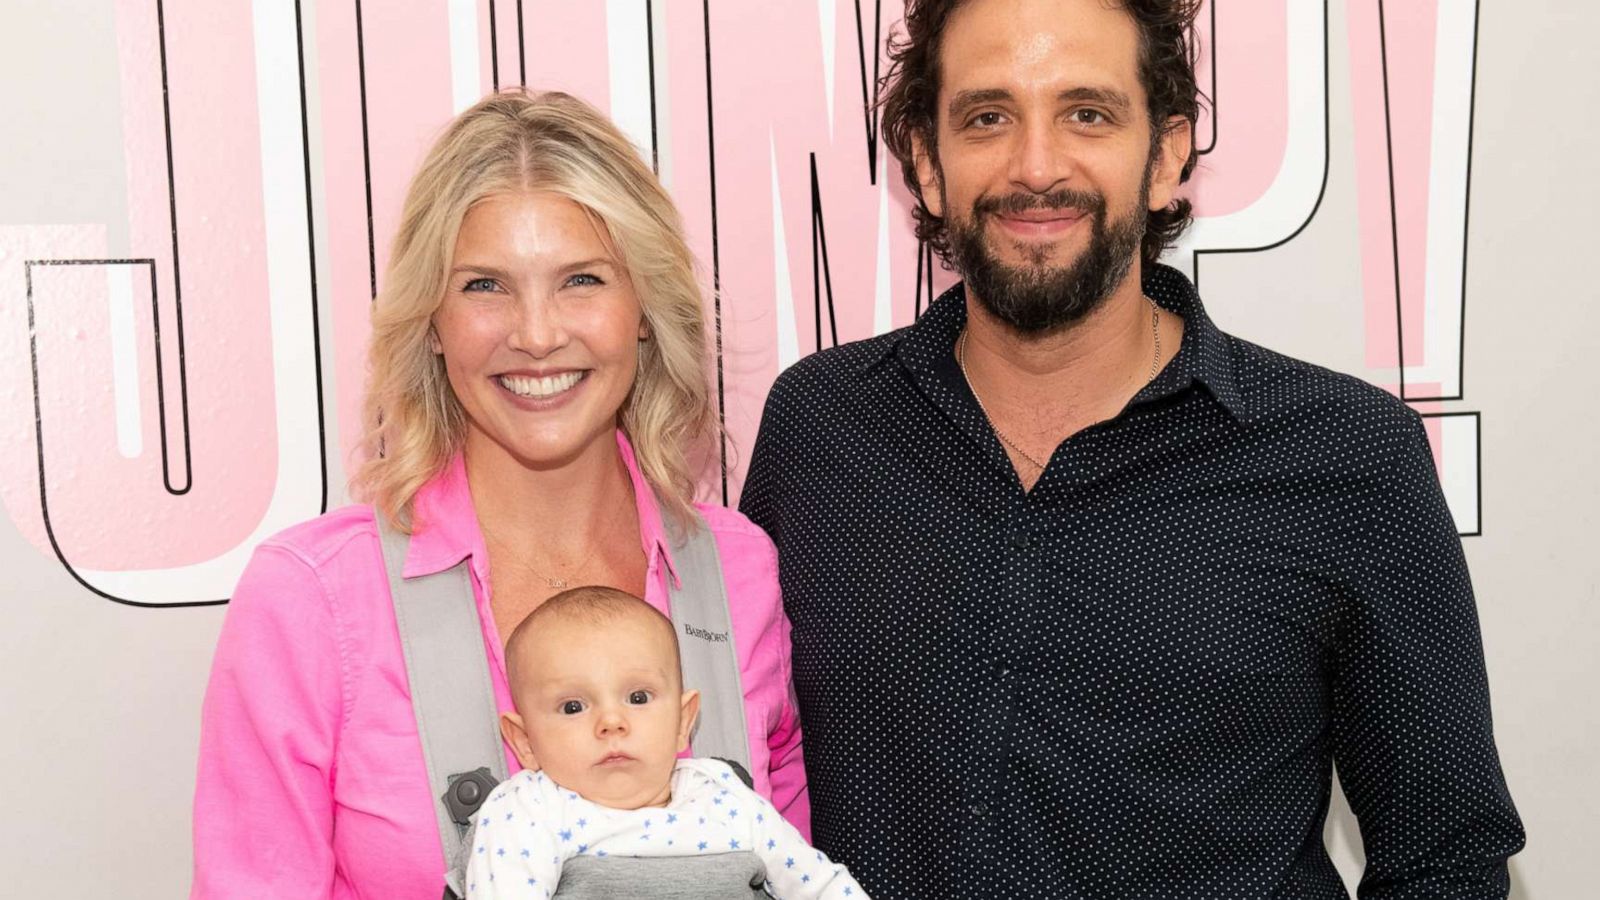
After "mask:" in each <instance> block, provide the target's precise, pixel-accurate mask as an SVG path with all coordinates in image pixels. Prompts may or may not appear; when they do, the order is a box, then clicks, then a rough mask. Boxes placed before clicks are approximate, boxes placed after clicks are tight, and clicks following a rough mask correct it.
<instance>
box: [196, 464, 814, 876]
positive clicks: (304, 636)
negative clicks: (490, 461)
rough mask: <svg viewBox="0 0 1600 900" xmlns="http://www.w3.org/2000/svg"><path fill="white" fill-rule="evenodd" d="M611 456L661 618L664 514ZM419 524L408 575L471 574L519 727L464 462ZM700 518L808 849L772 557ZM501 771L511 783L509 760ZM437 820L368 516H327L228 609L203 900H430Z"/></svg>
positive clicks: (760, 543) (449, 473)
mask: <svg viewBox="0 0 1600 900" xmlns="http://www.w3.org/2000/svg"><path fill="white" fill-rule="evenodd" d="M617 443H618V445H619V447H620V448H621V451H622V459H623V461H624V463H626V465H627V468H628V474H629V476H630V477H631V478H632V479H633V488H634V495H635V497H637V498H638V508H639V539H640V541H641V542H642V544H643V546H644V552H645V558H646V559H647V560H648V569H647V570H646V590H645V600H646V601H648V602H649V603H650V604H651V605H652V606H654V607H656V608H657V609H659V610H661V611H662V612H667V599H668V594H667V579H669V578H674V577H675V576H674V575H673V572H672V557H671V551H670V550H669V547H668V540H667V537H666V534H665V531H664V530H663V526H662V521H661V512H660V510H659V509H658V508H657V506H656V502H655V497H654V494H653V493H652V492H651V490H650V488H649V486H648V485H647V484H646V482H645V480H644V478H643V476H642V475H640V473H639V467H638V465H637V463H636V462H635V461H634V456H633V448H632V447H630V446H629V445H628V442H627V440H626V439H624V438H623V437H622V435H621V433H620V432H619V433H618V435H617ZM414 509H415V515H414V521H415V522H416V528H415V532H414V533H413V535H412V537H411V546H410V550H409V552H408V554H407V556H406V562H405V571H404V574H405V575H406V576H408V577H410V576H416V575H424V574H428V573H432V572H439V571H442V570H444V569H448V568H449V567H451V566H453V565H455V564H456V563H459V562H461V561H462V560H463V559H465V560H468V567H469V569H470V570H471V574H472V589H473V594H474V596H475V598H476V600H477V604H478V619H479V621H480V623H481V624H482V627H483V644H484V649H485V652H486V653H487V654H488V657H489V669H490V674H491V677H492V679H493V681H494V692H495V700H496V702H497V704H498V705H499V708H500V709H501V710H502V711H508V710H510V709H511V708H512V705H511V694H510V690H509V688H508V687H507V685H506V675H505V658H504V641H502V640H501V637H500V635H499V633H498V631H497V629H496V628H495V624H494V616H493V615H492V614H491V612H490V608H489V593H490V581H489V571H488V555H487V553H486V552H485V550H484V544H483V535H482V533H481V532H480V531H479V530H478V520H477V516H476V514H475V513H474V511H473V505H472V495H471V493H470V492H469V491H468V488H467V476H466V467H465V465H464V464H463V462H462V460H461V459H460V458H459V457H458V458H457V459H456V460H455V461H454V462H452V463H451V465H450V466H449V467H448V468H447V469H445V471H444V472H442V473H441V474H440V475H439V476H438V477H436V478H434V479H433V480H432V481H430V482H429V483H428V484H427V485H425V486H424V487H423V489H422V490H421V491H420V492H419V493H418V495H417V498H416V504H415V507H414ZM699 510H700V514H701V516H703V517H704V518H705V521H706V524H707V525H708V526H709V527H710V529H711V533H712V535H713V536H714V537H715V539H716V542H717V550H718V553H719V554H720V556H721V559H722V575H723V580H724V582H725V583H726V586H727V592H728V603H729V606H730V607H731V609H730V616H731V620H732V627H733V641H734V648H735V650H736V652H737V653H738V657H739V667H740V671H741V675H742V678H743V688H744V700H745V708H746V718H747V721H748V722H749V724H750V761H751V775H752V776H753V777H754V779H755V787H756V790H757V791H758V792H760V793H761V794H762V795H763V796H766V797H769V798H770V799H771V800H772V802H773V804H774V805H775V806H776V807H777V808H778V809H779V810H780V811H782V812H783V814H784V816H785V817H787V818H788V819H789V820H790V821H792V822H794V823H795V825H796V826H798V827H799V828H800V830H801V831H802V832H803V833H806V832H809V827H808V826H809V806H808V801H807V795H806V784H805V769H804V767H803V766H802V764H801V757H800V720H799V717H798V715H797V713H796V710H795V705H794V699H793V692H792V691H791V689H790V685H789V679H790V671H789V622H788V620H787V619H786V618H785V617H784V615H783V606H782V604H781V602H780V599H779V595H778V568H777V555H776V553H775V552H774V550H773V547H772V542H771V541H770V540H768V538H767V536H766V534H765V533H763V532H762V531H761V529H759V528H757V527H756V526H755V525H753V524H751V523H750V521H749V520H747V519H745V518H744V517H743V516H741V515H739V514H738V513H737V512H734V511H732V510H729V509H724V508H722V507H719V506H704V505H702V506H700V507H699ZM506 759H507V765H508V767H509V768H508V771H513V772H514V771H516V770H517V768H518V766H517V763H516V760H515V759H514V758H513V757H512V756H511V754H510V751H509V748H507V754H506ZM435 802H436V801H435V800H434V798H433V797H432V791H430V789H429V787H428V781H427V770H426V768H425V767H424V765H423V761H422V747H421V744H420V743H419V742H418V738H417V725H416V720H415V718H414V717H413V714H412V709H411V694H410V690H409V688H408V686H407V681H406V668H405V660H404V658H403V656H402V655H401V650H400V638H399V634H398V632H397V631H396V628H395V619H394V606H393V605H392V603H391V601H390V598H389V583H388V577H387V575H386V574H385V572H384V566H383V555H382V550H381V549H380V547H379V543H378V534H377V528H376V526H375V523H374V520H373V512H372V508H371V507H370V506H349V507H345V508H344V509H340V510H335V511H334V512H330V513H328V514H327V515H324V516H320V517H318V518H316V519H313V520H311V521H310V522H306V523H304V524H302V525H297V526H295V527H293V528H290V529H288V530H287V531H284V532H283V533H281V534H279V535H277V536H275V537H272V538H270V539H268V540H267V541H265V542H263V543H262V544H261V546H260V547H259V548H258V549H257V550H256V552H255V555H254V557H253V558H252V559H251V561H250V564H249V566H248V567H247V568H246V569H245V572H244V575H243V577H241V578H240V580H239V587H238V589H237V590H236V591H235V592H234V595H233V601H232V603H231V605H230V606H229V608H228V615H227V620H226V621H225V622H224V624H223V628H222V636H221V638H220V639H219V640H218V643H217V653H216V658H215V660H214V661H213V663H212V670H211V682H210V685H209V686H208V687H207V689H206V699H205V707H204V711H203V714H202V719H201V737H200V772H199V780H198V785H197V787H196V790H195V805H194V851H195V854H194V855H195V877H194V890H193V894H192V896H193V897H196V898H210V897H272V898H279V897H281V898H286V900H287V898H294V900H313V898H355V897H372V898H384V900H408V898H416V900H438V898H439V895H440V893H441V892H442V891H443V886H444V880H443V872H444V851H443V849H442V848H441V846H440V842H439V833H438V825H437V819H436V818H435V816H434V811H433V804H434V803H435Z"/></svg>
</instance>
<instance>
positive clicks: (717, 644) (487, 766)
mask: <svg viewBox="0 0 1600 900" xmlns="http://www.w3.org/2000/svg"><path fill="white" fill-rule="evenodd" d="M378 533H379V537H380V538H381V541H382V544H383V556H384V562H385V565H386V567H387V569H388V573H389V592H390V594H391V596H392V597H393V599H394V611H395V621H396V622H397V624H398V626H399V630H400V643H401V647H402V649H403V650H404V652H405V659H406V676H407V679H408V680H409V682H410V685H411V705H412V709H413V710H414V712H415V714H416V717H417V732H418V735H419V736H420V737H421V740H422V755H423V759H424V760H425V761H426V762H427V767H428V782H429V784H431V785H432V790H433V794H434V796H436V797H439V803H438V804H436V805H435V807H434V811H435V813H437V815H438V819H439V836H440V838H441V839H442V840H443V842H444V852H445V863H446V865H447V867H448V871H447V872H446V873H445V884H446V887H445V891H444V897H445V900H451V898H459V897H464V896H465V894H466V891H465V889H464V887H463V883H462V882H463V877H464V875H465V872H466V854H467V848H469V847H471V846H472V842H471V834H470V823H471V821H472V815H473V813H475V812H476V811H477V809H478V805H479V804H481V803H482V802H483V801H484V800H485V799H487V797H488V794H489V791H490V790H492V789H493V787H494V785H496V784H498V783H500V782H501V781H504V780H505V778H506V770H505V769H506V767H505V750H504V748H503V745H502V743H501V738H500V730H499V712H498V710H497V708H496V706H495V698H494V687H493V682H492V681H491V680H490V676H489V661H488V658H487V656H486V655H485V653H484V646H483V631H482V627H481V625H480V624H479V620H478V609H477V603H476V601H475V600H474V599H473V595H472V581H471V575H470V574H469V573H468V571H467V563H466V561H465V560H463V561H462V562H460V563H457V564H456V565H455V566H454V567H452V568H450V569H446V570H445V571H443V572H438V573H435V574H432V575H423V576H419V577H416V578H403V577H402V576H401V571H402V569H403V567H404V564H405V558H406V551H407V548H408V547H409V546H410V538H409V537H407V536H406V535H405V534H403V533H401V532H399V531H397V530H395V529H394V528H393V527H391V526H390V525H389V524H388V523H387V522H385V521H384V520H383V519H382V517H381V516H380V517H379V520H378ZM672 562H673V566H674V570H675V572H676V574H677V575H678V579H679V582H680V585H681V586H677V587H674V586H673V585H672V584H671V579H670V578H669V579H668V588H669V597H670V607H671V612H672V622H673V625H674V626H675V627H676V630H677V632H678V644H679V648H680V652H681V655H682V658H683V683H684V687H685V688H693V689H696V690H698V691H700V697H701V702H700V720H699V723H698V724H697V725H696V726H695V732H694V734H693V736H692V737H691V739H690V748H691V752H692V753H693V754H694V755H695V756H711V757H716V758H719V759H722V760H725V761H728V762H733V763H737V764H738V766H737V767H736V769H737V768H738V767H742V768H743V769H744V770H746V771H748V770H749V768H750V746H749V740H750V738H749V734H750V733H749V731H748V730H747V729H746V727H745V708H744V690H743V688H742V686H741V683H740V677H739V662H738V658H737V656H735V654H734V646H733V641H732V639H731V638H732V636H733V628H732V627H731V624H730V622H729V616H728V598H727V592H726V590H725V589H724V587H723V583H722V563H721V561H720V560H719V559H718V556H717V545H716V541H715V539H714V538H713V537H712V534H711V531H710V529H708V528H707V527H706V526H705V523H704V522H703V521H701V520H700V519H699V517H698V516H696V517H695V521H694V523H693V527H692V528H691V529H690V530H689V531H688V533H687V534H684V535H682V536H681V537H680V538H678V539H675V540H674V541H673V542H672ZM685 625H692V626H693V627H694V628H695V629H696V630H699V629H705V630H709V631H712V632H721V633H724V634H727V635H728V636H729V638H730V639H729V640H728V641H703V640H696V639H693V638H688V639H686V638H685V635H686V629H685V627H684V626H685ZM765 876H766V869H765V867H764V866H763V865H762V863H761V861H760V859H759V858H757V857H756V855H755V854H753V853H722V854H717V855H715V856H704V857H692V858H690V857H661V858H629V857H617V856H608V857H606V858H604V859H597V858H595V857H592V856H579V857H575V858H573V859H571V860H569V861H568V862H567V863H566V865H565V866H563V868H562V873H561V884H560V887H559V888H558V889H557V891H556V897H558V898H562V900H616V898H625V897H626V898H631V897H643V896H649V897H662V898H685V900H687V898H691V897H693V898H705V900H751V898H753V897H765V896H767V895H766V892H765V891H763V890H762V889H761V884H762V881H763V880H764V879H765ZM646 885H648V891H646V889H645V888H644V886H646Z"/></svg>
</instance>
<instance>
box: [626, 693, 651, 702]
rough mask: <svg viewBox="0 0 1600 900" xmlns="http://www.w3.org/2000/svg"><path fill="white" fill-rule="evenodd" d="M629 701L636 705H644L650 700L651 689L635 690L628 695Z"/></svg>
mask: <svg viewBox="0 0 1600 900" xmlns="http://www.w3.org/2000/svg"><path fill="white" fill-rule="evenodd" d="M628 702H629V703H631V704H633V705H634V706H643V705H645V704H646V703H649V702H650V692H649V691H634V692H633V693H631V694H629V695H628Z"/></svg>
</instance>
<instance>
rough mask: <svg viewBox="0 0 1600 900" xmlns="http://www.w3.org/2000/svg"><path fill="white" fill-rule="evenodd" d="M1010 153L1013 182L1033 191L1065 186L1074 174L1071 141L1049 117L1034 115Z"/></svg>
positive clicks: (1021, 130) (1037, 192)
mask: <svg viewBox="0 0 1600 900" xmlns="http://www.w3.org/2000/svg"><path fill="white" fill-rule="evenodd" d="M1016 141H1017V143H1016V146H1015V149H1014V151H1013V153H1012V156H1011V182H1012V184H1014V185H1016V186H1017V187H1018V188H1021V189H1023V190H1026V191H1029V192H1031V193H1034V194H1045V193H1049V192H1050V191H1053V190H1056V189H1057V188H1060V187H1064V186H1065V182H1066V181H1067V180H1068V179H1069V178H1071V177H1072V173H1073V169H1074V166H1073V162H1072V148H1071V140H1070V138H1069V136H1068V135H1066V134H1064V133H1063V132H1062V130H1061V129H1060V128H1059V127H1057V125H1056V124H1055V123H1054V122H1052V121H1050V120H1049V119H1048V118H1035V119H1032V120H1030V121H1029V122H1028V123H1026V124H1025V125H1024V126H1023V127H1022V128H1021V129H1019V131H1018V133H1017V137H1016Z"/></svg>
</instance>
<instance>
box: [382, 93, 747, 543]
mask: <svg viewBox="0 0 1600 900" xmlns="http://www.w3.org/2000/svg"><path fill="white" fill-rule="evenodd" d="M518 191H544V192H549V193H552V194H556V195H559V196H563V197H566V198H568V199H570V200H572V201H573V202H575V203H577V204H578V205H579V206H582V207H583V208H584V209H585V210H586V211H588V212H589V213H590V215H591V216H592V217H593V218H594V219H595V220H596V224H597V225H599V226H600V227H601V228H602V232H603V233H604V234H605V235H606V236H607V237H608V238H609V239H610V241H611V244H612V247H613V248H614V249H615V251H616V253H617V254H618V255H619V257H620V262H621V263H622V265H623V266H624V267H625V268H626V269H627V270H628V275H629V277H630V280H631V281H632V283H633V289H634V292H635V294H636V295H637V296H638V298H639V305H640V306H641V307H642V309H643V312H644V321H645V323H646V326H647V328H648V332H649V335H650V337H649V339H648V340H644V341H641V343H640V346H639V369H638V373H637V374H636V375H635V377H634V383H633V387H632V389H631V390H630V391H629V393H628V397H627V399H626V400H625V401H624V402H623V406H622V409H621V414H620V416H619V418H620V424H621V427H622V430H623V433H624V434H626V435H627V436H628V439H629V440H630V441H631V442H632V443H633V448H634V452H635V455H636V456H637V458H638V462H639V468H640V470H641V471H642V472H643V474H644V477H645V480H646V481H648V482H649V483H650V485H651V487H653V488H654V489H655V491H656V494H657V496H658V497H659V498H660V500H661V505H662V507H663V509H664V510H665V511H666V512H667V513H668V516H669V520H670V521H671V522H672V523H673V524H676V525H678V526H684V525H687V523H688V522H690V521H692V519H691V514H692V507H691V503H692V502H693V498H694V487H695V472H694V471H693V470H692V467H691V465H690V462H689V460H690V458H691V453H692V451H693V450H695V449H697V448H696V443H697V442H698V441H703V440H707V439H710V438H714V437H715V436H716V433H717V430H718V424H717V422H718V420H717V416H716V411H715V408H714V407H713V406H712V400H711V395H710V391H709V389H708V387H707V378H706V366H707V350H706V329H705V316H704V311H703V305H702V299H701V291H700V284H699V282H698V280H697V279H696V277H695V264H694V256H693V254H691V253H690V251H689V247H688V244H687V242H686V241H685V240H684V236H683V226H682V223H681V221H680V219H679V216H678V211H677V208H676V207H674V206H673V203H672V199H671V198H670V197H669V196H668V195H667V192H666V190H665V189H663V188H662V187H661V183H660V182H659V181H658V180H657V179H656V177H655V175H654V174H653V173H652V172H651V171H650V169H649V167H647V166H646V165H645V163H644V161H643V160H642V159H641V158H640V156H639V153H638V151H637V150H635V149H634V147H633V145H632V144H630V143H629V142H628V139H627V138H626V137H625V136H623V134H622V132H621V131H619V130H618V129H617V127H616V126H615V125H613V124H612V123H611V122H610V121H609V120H607V119H606V117H605V116H604V115H602V114H601V113H600V112H599V111H598V110H596V109H595V108H594V107H592V106H590V105H589V104H587V103H585V102H583V101H582V100H579V99H577V98H576V97H573V96H570V95H568V94H564V93H560V92H556V91H551V92H548V93H535V92H531V91H527V90H525V89H521V88H516V89H510V90H507V91H503V92H500V93H496V94H491V95H489V96H488V97H485V98H484V99H482V100H480V101H479V102H478V103H477V104H476V105H474V106H473V107H472V108H471V109H468V110H467V111H465V112H463V113H462V114H461V115H459V116H457V117H456V119H455V120H454V121H453V122H451V123H450V125H449V127H448V128H447V129H446V130H445V132H444V134H443V135H441V136H440V137H439V139H438V141H437V142H436V143H435V144H434V145H433V148H432V149H431V150H429V152H428V156H427V158H426V159H425V160H423V163H422V167H421V168H420V169H419V170H418V171H417V174H416V176H415V177H414V178H412V180H411V187H410V189H409V190H408V191H407V193H406V202H405V208H404V211H403V213H402V215H401V219H400V227H399V230H398V231H397V233H396V234H395V237H394V244H393V249H392V252H391V254H390V258H389V265H388V268H387V270H386V276H385V280H384V286H383V290H382V291H380V292H379V294H378V297H377V298H376V300H375V301H374V303H373V307H372V342H371V345H370V347H369V349H368V363H369V376H368V377H369V380H368V384H367V393H366V398H365V401H364V407H363V424H364V427H365V433H364V435H363V437H362V449H363V450H364V451H365V452H366V454H367V460H366V462H365V463H364V464H363V465H362V467H361V469H360V471H359V472H358V473H357V475H356V477H355V478H354V479H353V481H352V484H351V487H352V492H353V493H354V494H355V495H356V496H357V497H360V498H361V499H364V500H367V501H369V502H371V503H372V504H373V505H374V506H375V507H376V508H377V509H378V510H379V511H380V512H381V513H382V514H383V515H384V516H385V517H387V518H388V520H389V521H391V522H393V523H395V525H396V526H397V527H399V528H402V529H404V530H406V531H409V530H410V529H411V527H412V502H413V500H414V499H415V497H416V493H417V491H418V490H419V489H420V488H421V487H422V486H423V485H424V484H425V483H427V481H428V480H429V479H431V478H433V477H434V476H435V475H437V474H438V473H439V472H440V471H441V470H442V469H443V468H444V466H445V465H446V464H447V463H448V462H449V461H450V459H451V458H452V457H453V456H454V455H455V454H456V453H458V452H459V451H460V449H461V446H462V441H463V438H464V435H465V430H466V413H465V412H464V411H463V409H462V406H461V403H460V401H459V400H457V399H456V396H455V393H454V392H453V391H452V390H451V389H450V382H449V379H448V378H447V377H446V375H445V368H444V360H443V358H442V357H440V356H439V355H437V354H436V353H434V352H433V350H432V349H431V347H430V345H429V334H430V331H431V328H432V320H433V314H434V312H435V311H436V310H437V309H438V308H439V304H440V302H441V301H442V299H443V297H444V289H445V281H446V275H447V272H448V270H449V268H450V263H451V257H452V256H453V254H454V252H455V242H456V235H457V233H458V232H459V231H460V229H461V221H462V219H463V218H464V217H465V216H466V213H467V210H468V209H469V208H471V206H472V205H473V204H474V203H476V202H478V201H479V200H481V199H483V198H484V197H487V196H489V195H491V194H500V193H510V192H518Z"/></svg>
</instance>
